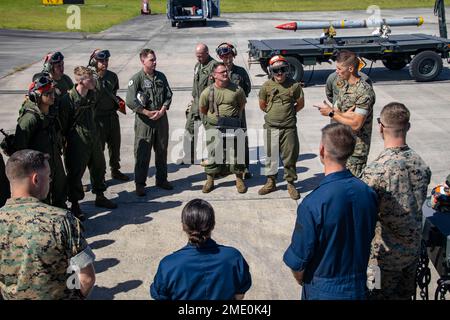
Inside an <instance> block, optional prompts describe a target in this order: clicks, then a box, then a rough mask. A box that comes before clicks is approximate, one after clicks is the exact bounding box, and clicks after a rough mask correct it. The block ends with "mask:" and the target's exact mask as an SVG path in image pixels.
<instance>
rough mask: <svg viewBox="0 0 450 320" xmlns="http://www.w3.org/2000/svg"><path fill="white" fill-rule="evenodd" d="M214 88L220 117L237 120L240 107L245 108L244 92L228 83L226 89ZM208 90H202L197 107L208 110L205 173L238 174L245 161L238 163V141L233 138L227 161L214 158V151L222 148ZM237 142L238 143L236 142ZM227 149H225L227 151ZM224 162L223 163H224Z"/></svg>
mask: <svg viewBox="0 0 450 320" xmlns="http://www.w3.org/2000/svg"><path fill="white" fill-rule="evenodd" d="M212 86H214V98H213V99H214V103H215V104H217V108H218V111H219V114H220V117H229V118H239V117H240V115H241V110H240V108H241V106H243V105H244V106H245V104H246V102H247V98H246V97H245V93H244V90H242V88H240V87H239V86H237V85H235V84H234V83H232V82H231V81H230V83H229V85H228V86H227V87H226V88H217V87H216V86H215V85H211V87H212ZM210 90H211V88H210V87H208V88H206V89H205V90H203V92H202V94H201V96H200V100H199V105H200V106H204V107H207V108H208V113H207V115H206V116H205V128H206V147H207V149H208V164H207V165H206V166H205V172H206V174H208V175H213V176H214V175H218V174H227V173H229V172H231V173H235V174H239V173H243V172H244V170H245V159H243V161H242V162H240V161H239V160H238V159H239V155H238V152H239V150H238V145H237V143H239V139H238V138H237V139H236V138H235V139H234V141H233V142H234V143H233V151H231V152H232V153H233V156H232V157H230V156H229V155H225V156H226V157H227V159H222V157H216V149H217V148H218V147H219V148H220V147H222V146H223V145H221V144H220V142H221V141H219V140H218V139H220V133H219V130H217V129H216V126H217V123H218V114H217V112H215V111H214V110H211V108H210V101H209V96H210ZM236 140H238V141H236ZM228 149H229V148H227V150H228ZM224 160H225V161H224Z"/></svg>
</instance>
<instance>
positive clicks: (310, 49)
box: [249, 0, 450, 81]
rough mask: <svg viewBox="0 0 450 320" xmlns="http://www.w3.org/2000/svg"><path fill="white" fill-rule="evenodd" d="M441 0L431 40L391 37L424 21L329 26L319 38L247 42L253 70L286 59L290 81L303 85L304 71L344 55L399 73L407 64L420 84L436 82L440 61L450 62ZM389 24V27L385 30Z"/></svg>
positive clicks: (304, 25) (295, 25) (302, 25)
mask: <svg viewBox="0 0 450 320" xmlns="http://www.w3.org/2000/svg"><path fill="white" fill-rule="evenodd" d="M444 10H445V9H444V3H443V1H442V0H437V1H436V6H435V12H436V13H437V14H438V15H439V28H440V37H436V36H432V35H427V34H420V33H418V34H399V35H390V28H389V26H396V25H421V24H422V22H423V19H422V18H421V17H418V18H408V19H391V20H380V21H365V20H356V21H347V20H342V22H339V23H337V22H336V21H332V22H329V24H330V25H329V27H328V28H327V29H326V30H324V31H325V34H324V36H323V37H320V38H303V39H302V38H299V39H269V40H249V64H255V63H256V64H260V66H261V68H262V69H263V70H264V71H265V72H266V73H268V69H267V66H268V61H269V59H270V58H271V57H272V56H274V55H276V54H282V55H283V56H285V58H286V60H288V62H289V64H290V66H291V76H292V77H293V78H294V79H295V80H296V81H301V80H302V79H303V75H304V66H314V65H316V64H318V63H319V64H321V63H322V62H331V61H333V60H334V54H335V53H336V52H338V51H340V50H344V49H345V50H350V51H353V52H355V53H356V54H358V56H360V57H361V58H364V59H366V60H369V61H378V60H381V61H382V62H383V64H384V66H385V67H386V68H388V69H390V70H400V69H403V68H404V67H406V66H407V65H408V64H409V73H410V75H411V77H412V78H413V79H415V80H416V81H432V80H434V79H435V78H436V77H437V76H439V74H440V73H441V72H442V69H443V63H442V59H448V58H449V52H450V40H449V39H447V30H446V26H445V11H444ZM387 23H389V25H388V24H387ZM374 25H378V26H379V34H378V35H371V36H348V37H336V36H335V34H336V33H335V31H334V29H335V28H336V29H337V28H345V27H350V28H356V27H367V26H374ZM277 28H279V29H284V30H301V29H321V28H323V23H320V22H310V23H308V22H291V23H286V24H283V25H280V26H278V27H277Z"/></svg>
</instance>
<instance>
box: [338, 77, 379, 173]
mask: <svg viewBox="0 0 450 320" xmlns="http://www.w3.org/2000/svg"><path fill="white" fill-rule="evenodd" d="M374 104H375V92H374V91H373V89H372V87H371V86H370V85H369V84H368V83H367V82H366V81H364V80H363V79H361V78H360V79H359V80H358V82H357V83H355V84H350V83H348V82H345V83H344V85H343V87H342V88H341V90H339V94H338V97H337V99H336V102H335V103H334V107H335V108H337V109H339V111H341V112H346V111H347V110H348V109H350V108H352V107H353V106H356V109H355V110H354V112H356V113H358V114H365V116H366V120H365V121H364V124H363V126H362V128H361V129H359V130H358V132H356V145H355V151H354V152H353V154H352V155H351V156H350V158H348V160H347V168H348V169H349V170H350V171H351V172H352V173H353V175H355V176H356V177H358V176H359V175H360V174H361V171H362V170H363V169H364V167H365V166H366V163H367V156H368V155H369V150H370V140H371V136H372V119H373V105H374Z"/></svg>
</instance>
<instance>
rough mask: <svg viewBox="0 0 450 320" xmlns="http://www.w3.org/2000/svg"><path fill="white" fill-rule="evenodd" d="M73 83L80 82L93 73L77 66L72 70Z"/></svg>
mask: <svg viewBox="0 0 450 320" xmlns="http://www.w3.org/2000/svg"><path fill="white" fill-rule="evenodd" d="M73 74H74V75H75V81H76V82H80V81H82V80H85V79H87V78H89V77H92V76H93V75H94V71H93V70H92V69H90V68H88V67H83V66H78V67H75V69H73Z"/></svg>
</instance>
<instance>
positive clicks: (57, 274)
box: [0, 197, 95, 300]
mask: <svg viewBox="0 0 450 320" xmlns="http://www.w3.org/2000/svg"><path fill="white" fill-rule="evenodd" d="M94 258H95V256H94V254H93V253H92V251H91V249H90V247H89V246H88V244H87V243H86V240H85V239H84V237H83V235H82V227H81V224H80V222H79V220H78V219H76V218H75V217H74V216H73V215H72V214H71V213H70V212H68V211H66V210H63V209H60V208H56V207H52V206H49V205H47V204H44V203H42V202H40V201H39V200H38V199H36V198H32V197H29V198H17V199H9V200H8V201H7V202H6V205H5V206H4V207H3V208H1V209H0V292H1V294H2V296H3V298H4V299H8V300H9V299H19V300H23V299H33V300H36V299H43V300H50V299H51V300H53V299H80V298H82V296H81V293H80V292H79V290H76V289H73V290H71V289H69V288H68V286H67V280H68V278H69V276H70V274H69V273H67V268H68V267H69V264H70V265H76V266H77V267H78V268H80V269H82V268H84V267H86V266H87V265H88V264H90V263H93V261H94Z"/></svg>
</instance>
